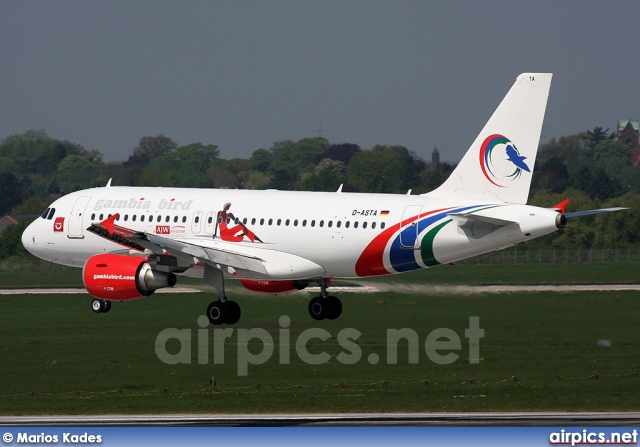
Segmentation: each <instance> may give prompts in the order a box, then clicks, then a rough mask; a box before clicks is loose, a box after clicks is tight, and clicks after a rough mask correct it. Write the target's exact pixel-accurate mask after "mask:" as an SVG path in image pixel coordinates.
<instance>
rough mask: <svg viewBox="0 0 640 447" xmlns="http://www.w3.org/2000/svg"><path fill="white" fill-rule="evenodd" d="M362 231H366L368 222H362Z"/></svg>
mask: <svg viewBox="0 0 640 447" xmlns="http://www.w3.org/2000/svg"><path fill="white" fill-rule="evenodd" d="M362 229H363V230H366V229H367V223H366V222H362Z"/></svg>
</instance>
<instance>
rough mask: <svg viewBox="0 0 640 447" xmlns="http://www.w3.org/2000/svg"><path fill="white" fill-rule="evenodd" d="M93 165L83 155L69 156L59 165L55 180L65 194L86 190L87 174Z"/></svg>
mask: <svg viewBox="0 0 640 447" xmlns="http://www.w3.org/2000/svg"><path fill="white" fill-rule="evenodd" d="M92 168H93V165H92V164H91V162H90V161H89V160H87V159H86V158H85V157H82V156H81V155H68V156H66V157H65V158H64V159H63V160H62V161H61V162H60V164H59V165H58V169H57V172H56V175H55V178H56V180H57V182H58V185H59V186H60V188H61V189H62V191H64V192H65V193H69V192H73V191H77V190H79V189H82V188H86V187H87V186H88V185H87V182H88V179H87V174H88V173H89V172H90V171H91V169H92Z"/></svg>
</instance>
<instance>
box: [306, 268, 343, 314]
mask: <svg viewBox="0 0 640 447" xmlns="http://www.w3.org/2000/svg"><path fill="white" fill-rule="evenodd" d="M341 314H342V302H341V301H340V300H339V299H338V298H337V297H335V296H329V295H327V280H326V278H321V279H320V296H317V297H315V298H313V299H312V300H311V301H310V302H309V315H311V318H313V319H314V320H324V319H327V320H335V319H336V318H338V317H339V316H340V315H341Z"/></svg>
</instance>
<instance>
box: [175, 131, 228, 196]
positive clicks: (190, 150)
mask: <svg viewBox="0 0 640 447" xmlns="http://www.w3.org/2000/svg"><path fill="white" fill-rule="evenodd" d="M219 154H220V151H219V150H218V146H216V145H213V144H208V145H204V144H202V143H199V142H198V143H191V144H188V145H186V146H180V147H179V148H177V149H176V150H175V151H174V152H173V153H171V154H170V155H168V157H169V159H170V160H172V161H173V162H174V169H173V172H172V175H171V180H172V184H173V185H174V186H178V187H183V188H205V187H207V186H211V183H210V182H209V180H208V179H207V170H208V169H209V167H210V166H211V164H212V163H213V161H214V160H216V159H217V158H218V156H219Z"/></svg>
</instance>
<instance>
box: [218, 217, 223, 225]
mask: <svg viewBox="0 0 640 447" xmlns="http://www.w3.org/2000/svg"><path fill="white" fill-rule="evenodd" d="M221 223H222V217H221V216H218V224H221Z"/></svg>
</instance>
